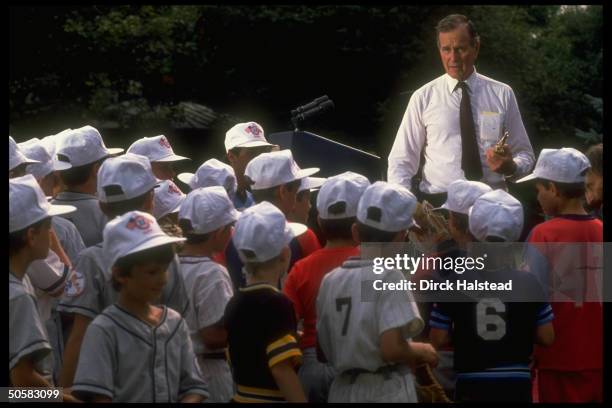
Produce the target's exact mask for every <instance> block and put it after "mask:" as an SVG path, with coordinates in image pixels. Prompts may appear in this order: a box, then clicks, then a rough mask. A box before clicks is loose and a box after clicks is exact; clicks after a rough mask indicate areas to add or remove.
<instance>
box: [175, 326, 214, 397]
mask: <svg viewBox="0 0 612 408" xmlns="http://www.w3.org/2000/svg"><path fill="white" fill-rule="evenodd" d="M180 325H181V326H180V327H179V329H178V330H179V333H177V334H178V335H180V336H181V338H182V339H184V342H183V345H182V347H181V374H180V384H179V401H180V400H181V399H182V398H183V397H184V396H186V395H187V394H198V395H202V396H204V397H205V398H208V396H209V392H208V387H207V385H206V383H205V382H204V378H203V376H202V372H201V371H200V366H199V365H198V361H197V360H196V355H195V354H194V352H193V344H192V343H191V338H190V337H189V329H188V328H187V323H185V320H184V319H181V322H180Z"/></svg>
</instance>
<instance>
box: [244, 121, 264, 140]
mask: <svg viewBox="0 0 612 408" xmlns="http://www.w3.org/2000/svg"><path fill="white" fill-rule="evenodd" d="M245 131H246V132H247V133H250V134H252V135H253V136H255V137H257V136H259V135H261V130H260V129H259V126H257V125H256V124H255V123H251V124H250V125H249V126H247V128H246V129H245Z"/></svg>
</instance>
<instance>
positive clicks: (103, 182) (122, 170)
mask: <svg viewBox="0 0 612 408" xmlns="http://www.w3.org/2000/svg"><path fill="white" fill-rule="evenodd" d="M157 184H158V180H157V179H156V178H155V176H154V175H153V170H151V163H149V159H147V158H146V157H144V156H141V155H139V154H134V153H126V154H124V155H121V156H118V157H111V158H109V159H107V160H105V161H104V163H102V166H100V169H99V170H98V189H97V190H98V200H100V201H101V202H103V203H115V202H118V201H126V200H130V199H132V198H136V197H138V196H141V195H143V194H144V193H146V192H147V191H149V190H151V189H153V188H154V187H155V186H157Z"/></svg>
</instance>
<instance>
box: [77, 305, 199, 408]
mask: <svg viewBox="0 0 612 408" xmlns="http://www.w3.org/2000/svg"><path fill="white" fill-rule="evenodd" d="M72 391H73V393H74V395H75V396H77V398H83V399H88V396H89V395H91V394H98V395H103V396H107V397H109V398H111V399H112V400H113V402H149V403H150V402H178V401H180V399H181V398H183V397H184V396H185V395H187V394H199V395H203V396H205V397H207V396H208V390H207V387H206V384H205V382H204V380H203V379H202V376H201V374H200V370H199V367H198V364H197V362H196V358H195V355H194V354H193V348H192V346H191V340H190V339H189V330H188V328H187V324H186V323H185V320H184V319H182V318H181V316H180V315H179V314H178V313H177V312H175V311H174V310H172V309H170V308H168V307H163V314H162V318H161V321H160V323H159V324H158V325H157V326H153V325H151V324H150V323H148V322H145V321H143V320H140V319H139V318H138V317H136V316H134V315H133V314H131V313H130V312H128V311H127V310H125V309H124V308H122V307H121V306H119V305H118V304H114V305H111V306H109V307H108V308H106V309H104V311H103V312H102V313H101V314H100V315H99V316H98V317H96V318H95V319H94V321H93V322H92V323H91V324H90V325H89V326H88V327H87V331H86V332H85V337H84V339H83V345H82V346H81V353H80V356H79V363H78V366H77V370H76V374H75V377H74V384H73V386H72Z"/></svg>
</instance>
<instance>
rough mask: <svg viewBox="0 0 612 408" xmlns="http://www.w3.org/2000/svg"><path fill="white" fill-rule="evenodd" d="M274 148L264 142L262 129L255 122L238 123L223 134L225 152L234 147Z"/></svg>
mask: <svg viewBox="0 0 612 408" xmlns="http://www.w3.org/2000/svg"><path fill="white" fill-rule="evenodd" d="M258 146H274V145H273V144H271V143H268V141H267V140H266V137H265V134H264V130H263V128H262V127H261V126H260V125H259V124H258V123H256V122H246V123H238V124H237V125H234V126H233V127H232V128H231V129H230V130H228V131H227V132H226V133H225V151H226V152H229V151H230V150H232V149H233V148H234V147H258Z"/></svg>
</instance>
